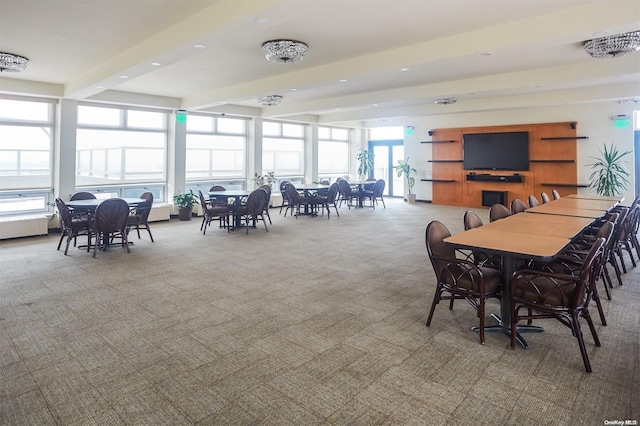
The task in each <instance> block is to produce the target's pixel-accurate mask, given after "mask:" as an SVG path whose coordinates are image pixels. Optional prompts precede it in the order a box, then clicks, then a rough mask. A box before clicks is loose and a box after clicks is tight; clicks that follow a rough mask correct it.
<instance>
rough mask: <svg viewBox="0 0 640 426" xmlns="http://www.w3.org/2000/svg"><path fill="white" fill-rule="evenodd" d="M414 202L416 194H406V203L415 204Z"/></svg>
mask: <svg viewBox="0 0 640 426" xmlns="http://www.w3.org/2000/svg"><path fill="white" fill-rule="evenodd" d="M415 202H416V194H407V203H409V204H415Z"/></svg>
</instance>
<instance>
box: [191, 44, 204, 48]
mask: <svg viewBox="0 0 640 426" xmlns="http://www.w3.org/2000/svg"><path fill="white" fill-rule="evenodd" d="M193 47H194V48H195V49H204V48H205V46H204V44H194V45H193Z"/></svg>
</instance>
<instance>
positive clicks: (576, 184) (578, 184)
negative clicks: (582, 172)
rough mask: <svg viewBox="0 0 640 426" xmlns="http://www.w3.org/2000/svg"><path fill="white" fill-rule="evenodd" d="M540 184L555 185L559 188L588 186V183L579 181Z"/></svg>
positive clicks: (543, 184) (544, 184)
mask: <svg viewBox="0 0 640 426" xmlns="http://www.w3.org/2000/svg"><path fill="white" fill-rule="evenodd" d="M540 185H542V186H557V187H559V188H588V187H589V185H584V184H581V183H575V184H574V183H541V184H540Z"/></svg>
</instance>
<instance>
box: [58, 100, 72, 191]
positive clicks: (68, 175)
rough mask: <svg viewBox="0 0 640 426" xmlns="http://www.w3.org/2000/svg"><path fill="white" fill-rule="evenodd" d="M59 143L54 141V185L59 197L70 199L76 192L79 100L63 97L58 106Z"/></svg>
mask: <svg viewBox="0 0 640 426" xmlns="http://www.w3.org/2000/svg"><path fill="white" fill-rule="evenodd" d="M56 115H57V120H56V121H57V122H58V123H59V125H58V126H57V130H56V138H55V140H56V141H57V143H54V147H55V149H54V174H53V187H54V189H55V193H56V196H57V197H60V198H62V199H63V200H68V199H69V196H70V195H71V194H73V193H74V192H76V129H77V123H78V102H77V101H75V100H73V99H61V100H60V104H59V105H58V108H57V113H56Z"/></svg>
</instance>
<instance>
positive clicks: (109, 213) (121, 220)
mask: <svg viewBox="0 0 640 426" xmlns="http://www.w3.org/2000/svg"><path fill="white" fill-rule="evenodd" d="M128 217H129V204H127V202H126V201H124V200H123V199H121V198H109V199H107V200H104V201H103V202H101V203H100V204H99V205H98V207H97V208H96V213H95V216H94V219H95V226H96V230H98V231H100V232H124V230H125V228H126V226H127V218H128Z"/></svg>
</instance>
